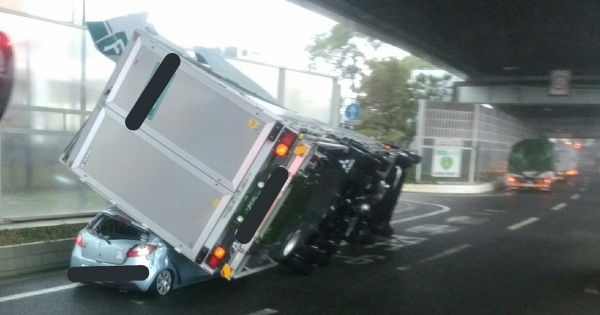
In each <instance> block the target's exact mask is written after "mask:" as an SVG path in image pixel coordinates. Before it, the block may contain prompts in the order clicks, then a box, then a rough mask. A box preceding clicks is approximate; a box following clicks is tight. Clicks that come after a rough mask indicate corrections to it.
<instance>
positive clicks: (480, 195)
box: [402, 192, 512, 198]
mask: <svg viewBox="0 0 600 315" xmlns="http://www.w3.org/2000/svg"><path fill="white" fill-rule="evenodd" d="M402 194H403V195H404V196H406V195H417V196H422V195H427V196H435V197H457V198H481V197H505V196H510V195H512V193H511V192H505V193H499V194H432V193H411V192H402Z"/></svg>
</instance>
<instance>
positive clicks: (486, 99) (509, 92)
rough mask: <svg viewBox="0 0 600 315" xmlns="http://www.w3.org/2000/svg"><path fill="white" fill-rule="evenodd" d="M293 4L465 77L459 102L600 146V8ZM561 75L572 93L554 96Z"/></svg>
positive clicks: (544, 1) (590, 0)
mask: <svg viewBox="0 0 600 315" xmlns="http://www.w3.org/2000/svg"><path fill="white" fill-rule="evenodd" d="M288 1H290V2H293V3H296V4H298V5H300V6H303V7H305V8H307V9H310V10H313V11H315V12H318V13H320V14H323V15H325V16H328V17H330V18H332V19H334V20H336V21H338V22H341V23H345V24H347V25H350V26H352V27H354V28H356V29H357V30H359V31H362V32H363V33H365V34H368V35H371V36H373V37H376V38H379V39H381V40H383V41H386V42H388V43H390V44H392V45H395V46H398V47H400V48H402V49H405V50H407V51H409V52H410V53H412V54H414V55H416V56H419V57H420V58H422V59H425V60H427V61H429V62H431V63H433V64H435V65H437V66H439V67H442V68H444V69H446V70H448V71H450V72H452V73H454V74H456V75H458V76H460V77H462V78H463V79H465V82H462V83H460V84H459V85H457V86H456V87H455V95H454V97H455V101H458V102H475V103H486V104H491V105H493V106H494V107H495V108H497V109H499V110H502V111H504V112H506V113H509V114H510V115H512V116H515V117H517V118H519V119H521V120H523V121H525V122H527V123H528V124H530V126H532V127H534V128H536V129H537V130H539V131H540V132H543V133H545V134H548V135H552V134H558V135H568V136H569V137H572V138H600V119H599V117H600V58H599V56H600V20H599V19H598V18H597V17H598V16H600V2H599V1H596V0H574V1H553V0H521V1H500V0H488V1H481V0H462V1H434V0H419V1H414V0H385V1H383V0H374V1H361V0H288ZM555 70H567V71H569V74H568V77H567V82H566V83H567V89H566V90H564V89H563V90H562V91H566V93H557V94H559V95H551V93H550V86H551V83H559V81H558V80H557V81H554V80H551V74H552V73H553V71H555ZM555 91H556V90H555ZM559 92H560V91H559Z"/></svg>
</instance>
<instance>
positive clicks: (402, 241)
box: [363, 235, 427, 252]
mask: <svg viewBox="0 0 600 315" xmlns="http://www.w3.org/2000/svg"><path fill="white" fill-rule="evenodd" d="M426 240H427V238H423V237H412V236H403V235H392V238H389V239H383V240H381V241H378V242H375V243H373V244H369V245H366V246H364V247H363V248H374V247H376V246H385V247H387V248H386V250H387V251H392V252H393V251H397V250H399V249H401V248H404V247H407V246H412V245H417V244H420V243H422V242H424V241H426Z"/></svg>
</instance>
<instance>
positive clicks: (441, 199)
mask: <svg viewBox="0 0 600 315" xmlns="http://www.w3.org/2000/svg"><path fill="white" fill-rule="evenodd" d="M598 192H600V175H597V174H595V173H591V172H582V174H581V176H580V177H579V178H577V179H575V180H573V181H571V182H569V183H564V184H560V185H557V186H556V189H555V190H554V191H553V192H552V193H550V194H545V193H527V192H519V193H505V192H497V193H491V194H486V195H481V196H448V195H446V196H444V195H422V194H408V193H407V194H403V195H402V197H401V202H400V203H399V207H398V211H397V213H395V216H394V219H393V226H394V228H395V230H396V233H395V236H394V238H392V239H381V240H380V241H379V242H377V243H375V244H371V245H368V246H363V247H353V246H345V247H343V250H342V251H341V252H340V253H339V255H337V256H336V257H335V260H334V262H333V263H332V264H331V265H330V266H329V267H327V268H319V269H316V270H315V272H314V273H313V274H312V275H310V276H308V277H302V276H297V275H295V274H293V273H292V272H291V271H289V270H288V269H287V268H286V267H283V266H280V267H276V268H273V269H269V270H266V271H264V272H262V273H258V274H255V275H252V276H248V277H246V278H242V279H239V280H235V281H233V282H227V281H225V280H221V279H215V280H211V281H209V282H206V283H202V284H198V285H194V286H191V287H188V288H184V289H181V290H179V291H175V292H173V293H172V294H171V295H170V296H167V297H164V298H154V297H150V296H147V295H145V294H143V293H137V292H123V291H119V290H116V289H112V288H104V287H98V286H90V285H85V286H77V287H74V286H72V285H71V286H69V285H70V284H71V283H70V282H69V280H68V279H67V277H66V273H67V270H58V271H52V272H45V273H40V274H36V275H31V276H27V277H17V278H13V279H5V280H0V314H111V315H115V314H178V315H183V314H240V315H243V314H250V313H253V312H258V313H257V314H270V313H275V312H277V314H600V294H599V293H600V292H599V290H600V207H599V205H600V195H599V194H598ZM553 209H554V210H553ZM65 285H67V287H64V286H65ZM40 290H46V291H40Z"/></svg>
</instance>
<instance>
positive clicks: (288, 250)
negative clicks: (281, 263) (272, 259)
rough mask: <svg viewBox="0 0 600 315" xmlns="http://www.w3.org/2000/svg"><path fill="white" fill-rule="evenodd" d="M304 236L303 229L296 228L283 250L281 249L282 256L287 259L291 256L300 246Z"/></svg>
mask: <svg viewBox="0 0 600 315" xmlns="http://www.w3.org/2000/svg"><path fill="white" fill-rule="evenodd" d="M301 238H302V230H296V231H295V232H294V233H292V234H290V236H289V237H288V239H287V242H286V243H285V245H284V247H283V250H282V251H281V257H282V258H283V259H286V258H288V257H290V256H291V254H292V253H293V252H294V251H295V250H296V248H298V246H299V245H301V244H300V239H301Z"/></svg>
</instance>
